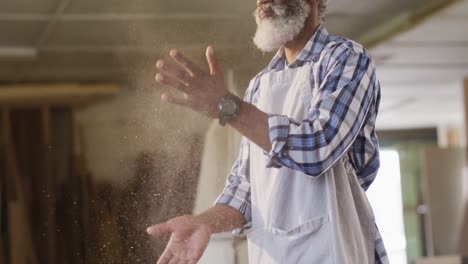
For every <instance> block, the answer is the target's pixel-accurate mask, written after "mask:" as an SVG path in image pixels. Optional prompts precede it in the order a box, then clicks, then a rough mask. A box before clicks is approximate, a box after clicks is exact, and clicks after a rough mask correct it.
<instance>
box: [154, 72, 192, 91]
mask: <svg viewBox="0 0 468 264" xmlns="http://www.w3.org/2000/svg"><path fill="white" fill-rule="evenodd" d="M156 81H158V82H159V83H160V84H162V85H167V86H171V87H174V88H176V89H177V90H179V91H181V92H183V93H186V92H187V91H188V89H189V86H188V84H184V83H182V82H180V81H179V80H178V79H176V78H174V77H171V76H168V75H163V74H161V73H158V74H156Z"/></svg>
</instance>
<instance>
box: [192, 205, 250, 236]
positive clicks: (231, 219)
mask: <svg viewBox="0 0 468 264" xmlns="http://www.w3.org/2000/svg"><path fill="white" fill-rule="evenodd" d="M195 217H196V219H197V220H199V221H200V223H201V224H205V225H207V226H209V228H210V230H211V233H220V232H226V231H232V230H234V229H236V228H241V227H242V226H244V225H245V223H246V222H245V219H244V217H243V216H242V214H241V213H240V212H239V211H238V210H236V209H234V208H232V207H229V206H227V205H221V204H217V205H215V206H213V207H211V208H210V209H208V210H206V211H205V212H203V213H201V214H199V215H197V216H195Z"/></svg>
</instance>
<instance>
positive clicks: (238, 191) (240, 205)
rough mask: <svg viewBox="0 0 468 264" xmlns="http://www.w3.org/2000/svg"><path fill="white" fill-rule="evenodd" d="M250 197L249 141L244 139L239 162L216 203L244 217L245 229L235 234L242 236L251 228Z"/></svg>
mask: <svg viewBox="0 0 468 264" xmlns="http://www.w3.org/2000/svg"><path fill="white" fill-rule="evenodd" d="M250 197H251V195H250V176H249V141H248V139H246V138H244V137H242V139H241V145H240V149H239V155H238V157H237V160H236V161H235V162H234V165H233V167H232V169H231V173H230V174H229V176H228V178H227V181H226V186H225V188H224V190H223V192H222V193H221V195H220V196H219V197H218V198H217V199H216V202H215V204H222V205H227V206H230V207H232V208H234V209H236V210H238V211H239V212H240V213H241V214H242V216H243V217H244V219H245V221H246V224H245V225H244V227H242V228H240V229H236V230H234V231H233V232H234V233H235V234H242V233H243V232H244V231H245V230H246V229H248V228H249V227H250V226H251V222H252V210H251V199H250Z"/></svg>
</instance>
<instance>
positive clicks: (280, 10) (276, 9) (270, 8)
mask: <svg viewBox="0 0 468 264" xmlns="http://www.w3.org/2000/svg"><path fill="white" fill-rule="evenodd" d="M287 8H288V7H287V6H278V5H275V4H273V3H266V4H263V5H262V6H261V7H257V9H256V10H255V15H257V16H259V15H260V11H261V10H263V11H265V12H273V13H274V14H275V15H284V13H285V11H286V9H287Z"/></svg>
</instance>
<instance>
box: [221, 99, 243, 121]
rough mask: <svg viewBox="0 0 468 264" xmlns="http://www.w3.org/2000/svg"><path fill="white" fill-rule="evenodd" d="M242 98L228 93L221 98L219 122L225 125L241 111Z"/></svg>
mask: <svg viewBox="0 0 468 264" xmlns="http://www.w3.org/2000/svg"><path fill="white" fill-rule="evenodd" d="M239 106H240V99H239V98H238V97H237V96H235V95H233V94H228V95H225V96H223V97H221V99H220V100H219V103H218V118H219V124H220V125H222V126H225V125H226V124H227V123H229V121H231V120H232V119H233V118H234V117H235V116H236V115H237V113H238V112H239Z"/></svg>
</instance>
